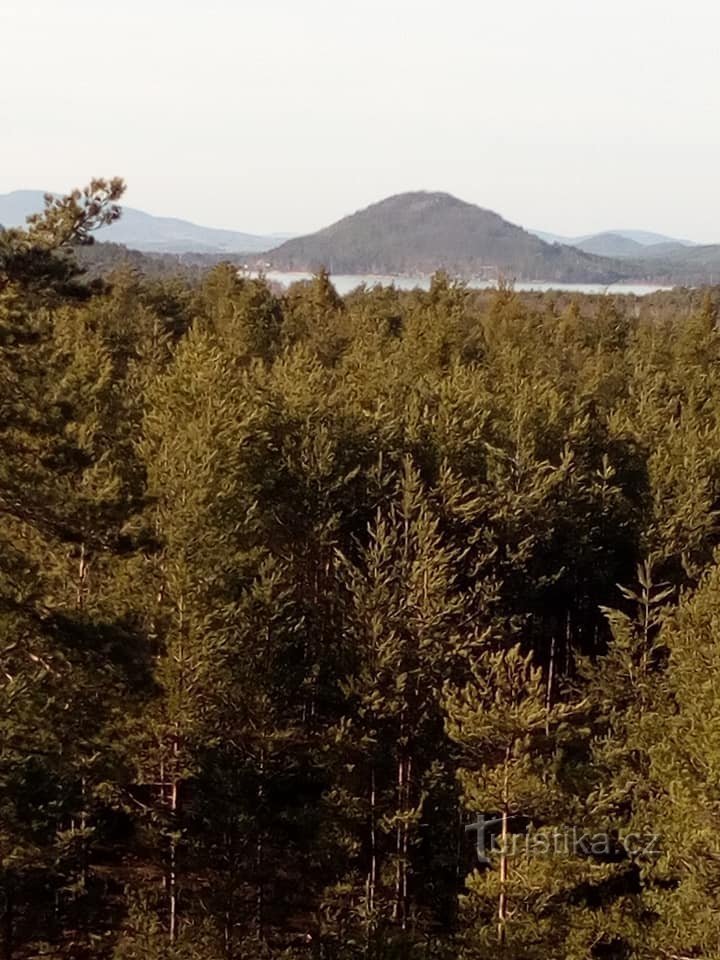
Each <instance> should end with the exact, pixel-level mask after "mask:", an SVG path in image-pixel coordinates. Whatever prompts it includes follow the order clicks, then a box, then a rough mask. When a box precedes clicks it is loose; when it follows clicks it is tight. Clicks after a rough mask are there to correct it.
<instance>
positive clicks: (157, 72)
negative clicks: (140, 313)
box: [0, 0, 720, 241]
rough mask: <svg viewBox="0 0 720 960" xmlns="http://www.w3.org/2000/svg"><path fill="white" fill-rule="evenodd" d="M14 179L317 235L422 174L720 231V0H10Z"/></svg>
mask: <svg viewBox="0 0 720 960" xmlns="http://www.w3.org/2000/svg"><path fill="white" fill-rule="evenodd" d="M0 131H1V136H2V140H1V141H0V193H4V192H7V191H9V190H14V189H18V188H24V187H28V188H43V189H51V190H65V189H68V188H70V187H71V186H73V185H76V184H77V185H79V184H82V183H83V182H85V181H86V180H87V179H88V178H89V177H91V176H93V175H99V176H110V175H114V174H119V175H121V176H123V177H125V178H126V180H127V181H128V184H129V190H128V194H127V202H128V203H129V204H130V205H132V206H136V207H141V208H143V209H146V210H148V211H150V212H151V213H156V214H167V215H175V216H180V217H184V218H187V219H191V220H195V221H196V222H199V223H203V224H206V225H209V226H224V227H232V228H236V229H240V230H248V231H253V232H258V233H261V232H272V231H283V230H287V231H294V232H301V231H310V230H314V229H316V228H318V227H320V226H324V225H325V224H327V223H329V222H330V221H333V220H336V219H338V218H339V217H341V216H343V215H345V214H346V213H349V212H353V211H354V210H357V209H358V208H360V207H363V206H366V205H367V204H368V203H372V202H373V201H375V200H379V199H381V198H383V197H385V196H388V195H389V194H392V193H398V192H401V191H404V190H414V189H431V190H446V191H448V192H450V193H454V194H456V195H457V196H459V197H462V198H463V199H465V200H469V201H472V202H474V203H478V204H480V205H481V206H484V207H489V208H490V209H493V210H496V211H497V212H499V213H501V214H502V215H503V216H504V217H506V218H507V219H509V220H512V221H514V222H517V223H520V224H522V225H524V226H530V227H534V228H538V229H545V230H549V231H554V232H557V233H565V234H578V233H585V232H590V231H595V230H600V229H608V228H613V227H637V228H644V229H649V230H658V231H661V232H667V233H671V234H674V235H677V236H687V237H689V238H691V239H696V240H701V241H702V240H704V241H720V3H718V2H717V0H683V2H682V3H676V2H672V3H671V2H669V0H493V2H487V0H442V2H427V0H358V2H356V0H202V2H196V0H124V2H121V3H120V2H117V0H112V2H110V0H0Z"/></svg>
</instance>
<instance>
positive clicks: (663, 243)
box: [531, 230, 695, 260]
mask: <svg viewBox="0 0 720 960" xmlns="http://www.w3.org/2000/svg"><path fill="white" fill-rule="evenodd" d="M531 233H534V234H535V236H537V237H540V239H541V240H545V241H546V243H559V244H563V245H565V246H571V247H577V248H578V249H579V250H584V251H585V252H586V253H595V254H597V255H598V256H603V257H621V258H623V257H633V258H636V259H640V260H642V259H644V258H645V257H655V256H657V254H658V248H660V247H662V248H663V249H665V250H666V251H669V250H673V251H677V250H682V249H684V248H689V247H693V246H695V244H694V243H692V242H691V241H690V240H678V239H676V238H674V237H667V236H664V235H663V234H661V233H651V232H649V231H648V230H604V231H602V232H601V233H589V234H585V235H583V236H582V237H562V236H559V235H558V234H554V233H546V232H545V231H543V230H532V231H531Z"/></svg>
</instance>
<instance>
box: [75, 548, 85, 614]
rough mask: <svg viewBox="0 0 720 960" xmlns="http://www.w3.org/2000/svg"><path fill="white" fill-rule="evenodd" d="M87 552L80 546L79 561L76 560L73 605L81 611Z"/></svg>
mask: <svg viewBox="0 0 720 960" xmlns="http://www.w3.org/2000/svg"><path fill="white" fill-rule="evenodd" d="M87 569H88V563H87V551H86V550H85V544H84V543H81V544H80V559H79V560H78V576H77V587H76V590H75V605H76V607H77V609H78V610H82V608H83V606H84V605H85V580H86V578H87Z"/></svg>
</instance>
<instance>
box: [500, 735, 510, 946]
mask: <svg viewBox="0 0 720 960" xmlns="http://www.w3.org/2000/svg"><path fill="white" fill-rule="evenodd" d="M509 773H510V748H509V747H508V748H507V750H506V751H505V771H504V776H503V797H502V802H503V807H502V830H501V833H500V893H499V895H498V924H497V939H498V943H499V944H500V946H504V945H505V941H506V938H507V881H508V849H507V846H508V808H509V796H508V794H509V790H508V781H509Z"/></svg>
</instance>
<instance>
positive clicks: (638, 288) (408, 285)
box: [265, 270, 672, 297]
mask: <svg viewBox="0 0 720 960" xmlns="http://www.w3.org/2000/svg"><path fill="white" fill-rule="evenodd" d="M265 276H266V277H267V279H268V280H271V281H272V282H273V283H280V284H282V286H284V287H289V286H290V284H291V283H297V282H298V281H299V280H310V279H311V277H312V274H310V273H281V272H280V271H278V270H270V271H269V272H268V273H266V274H265ZM330 279H331V280H332V282H333V285H334V287H335V289H336V290H337V292H338V293H339V294H341V295H343V296H344V295H345V294H346V293H350V291H351V290H355V289H356V288H357V287H359V286H360V285H361V284H366V285H367V286H368V287H374V286H375V285H376V284H379V285H380V286H383V287H389V286H393V285H394V286H396V287H397V288H398V290H415V289H416V288H418V287H419V288H420V289H421V290H429V289H430V277H428V276H418V277H404V276H397V277H393V276H383V275H380V274H368V275H362V276H361V275H351V274H335V275H332V276H331V277H330ZM468 286H469V287H471V288H472V289H473V290H492V289H494V288H495V287H496V286H497V284H496V283H494V282H493V281H491V280H470V281H469V282H468ZM513 286H514V288H515V289H516V290H528V291H537V292H539V293H545V292H546V291H547V290H564V291H567V292H569V293H607V294H612V295H613V296H614V295H616V294H623V293H625V294H632V295H634V296H637V297H642V296H645V295H646V294H648V293H656V292H657V291H658V290H672V287H663V286H659V285H656V284H645V283H612V284H604V283H515V284H513Z"/></svg>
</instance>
